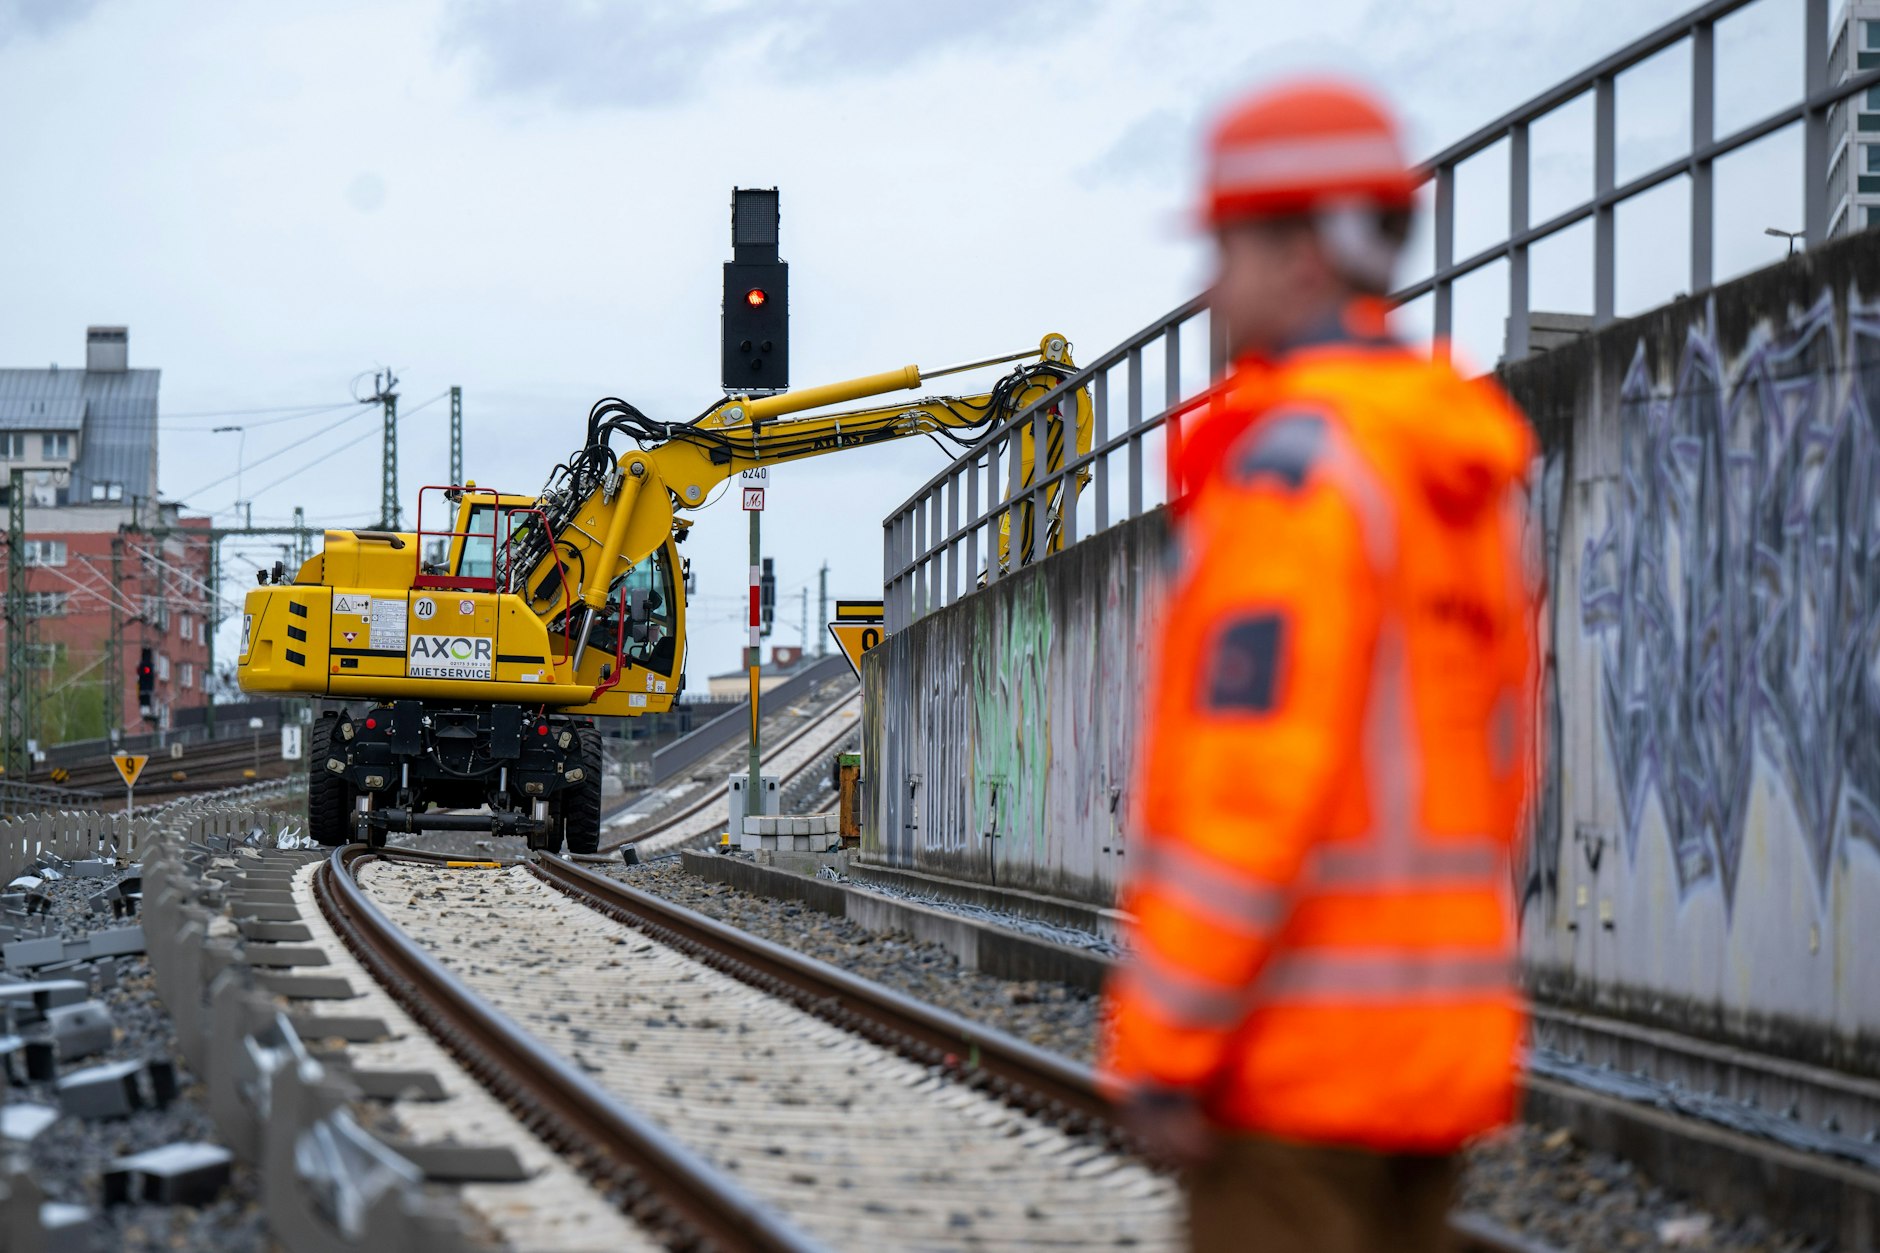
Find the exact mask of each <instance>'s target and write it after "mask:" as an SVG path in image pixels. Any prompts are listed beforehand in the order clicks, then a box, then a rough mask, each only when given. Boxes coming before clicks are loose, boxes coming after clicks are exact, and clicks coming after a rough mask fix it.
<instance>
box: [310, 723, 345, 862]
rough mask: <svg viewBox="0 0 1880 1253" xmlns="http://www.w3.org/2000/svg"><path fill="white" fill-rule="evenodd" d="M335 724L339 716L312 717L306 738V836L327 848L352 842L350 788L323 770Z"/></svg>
mask: <svg viewBox="0 0 1880 1253" xmlns="http://www.w3.org/2000/svg"><path fill="white" fill-rule="evenodd" d="M338 725H339V715H338V714H326V715H324V716H322V717H319V718H315V719H314V720H313V727H312V734H310V735H309V736H308V737H307V740H308V749H309V751H308V754H307V755H308V758H309V760H308V762H307V834H309V835H311V836H312V837H313V838H314V839H315V840H317V841H318V842H320V843H321V844H324V845H325V846H326V847H328V848H338V847H340V846H341V845H343V844H351V843H352V842H353V833H352V802H353V797H352V786H351V785H350V784H348V783H347V782H346V780H345V779H343V778H341V777H340V776H339V775H336V774H334V773H333V772H332V771H331V770H328V769H327V768H326V759H327V758H328V757H330V756H332V753H333V730H334V728H336V727H337V726H338Z"/></svg>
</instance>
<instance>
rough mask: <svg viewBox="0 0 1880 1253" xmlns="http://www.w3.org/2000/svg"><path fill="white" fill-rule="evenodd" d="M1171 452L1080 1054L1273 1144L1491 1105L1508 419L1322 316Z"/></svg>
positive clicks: (1498, 1094)
mask: <svg viewBox="0 0 1880 1253" xmlns="http://www.w3.org/2000/svg"><path fill="white" fill-rule="evenodd" d="M1226 397H1227V398H1226V401H1225V403H1224V405H1223V406H1222V408H1221V411H1220V412H1219V413H1217V414H1216V415H1215V416H1214V417H1213V418H1212V420H1211V422H1210V423H1209V424H1208V429H1207V431H1206V435H1205V439H1204V440H1202V441H1199V442H1200V443H1201V445H1202V446H1204V447H1206V448H1207V449H1208V450H1209V452H1208V462H1207V464H1205V465H1202V466H1199V467H1197V466H1195V465H1194V464H1189V465H1187V466H1186V467H1183V468H1182V469H1183V473H1184V474H1185V477H1186V481H1187V482H1188V485H1189V487H1190V491H1191V495H1190V496H1189V498H1188V499H1187V500H1186V501H1185V502H1184V504H1183V507H1182V509H1181V510H1180V511H1179V520H1178V522H1177V524H1176V525H1177V528H1178V529H1177V535H1176V545H1177V550H1178V552H1179V553H1180V569H1179V570H1178V571H1177V572H1175V573H1174V574H1173V575H1172V576H1171V577H1172V579H1173V582H1172V585H1171V587H1170V589H1169V595H1168V597H1167V608H1166V610H1165V612H1164V614H1163V617H1162V619H1161V621H1160V623H1159V630H1160V637H1159V641H1158V645H1159V652H1158V659H1157V663H1156V672H1155V678H1154V680H1153V682H1152V687H1151V689H1150V692H1149V694H1148V697H1147V699H1146V700H1145V707H1146V710H1147V719H1146V725H1145V728H1144V741H1143V743H1142V746H1141V750H1140V752H1139V754H1138V772H1139V777H1138V780H1137V786H1136V787H1135V789H1134V798H1135V802H1134V805H1133V812H1134V829H1135V831H1136V833H1137V837H1138V838H1137V839H1136V841H1135V842H1134V845H1133V847H1132V848H1131V856H1132V857H1134V859H1135V863H1134V865H1133V867H1132V872H1131V876H1130V880H1129V882H1128V885H1127V887H1126V889H1125V893H1124V899H1123V905H1124V908H1125V909H1126V910H1127V911H1128V912H1129V913H1130V914H1131V915H1132V916H1133V918H1134V922H1133V924H1132V926H1133V934H1132V936H1131V939H1132V948H1133V956H1132V959H1131V961H1130V962H1129V963H1128V964H1127V965H1126V966H1125V968H1124V970H1123V972H1122V973H1121V974H1120V975H1119V977H1118V978H1117V980H1116V981H1115V982H1114V984H1113V986H1112V987H1111V989H1110V991H1109V999H1110V1010H1111V1028H1112V1029H1111V1036H1110V1038H1109V1040H1108V1042H1107V1045H1106V1055H1105V1057H1104V1063H1105V1069H1106V1072H1107V1073H1108V1074H1109V1075H1110V1076H1111V1078H1112V1080H1113V1081H1114V1082H1116V1083H1118V1084H1121V1085H1129V1084H1149V1085H1158V1086H1165V1087H1179V1088H1189V1089H1195V1090H1198V1091H1199V1092H1200V1093H1201V1094H1202V1096H1203V1099H1204V1101H1205V1104H1206V1107H1207V1108H1208V1110H1209V1111H1210V1113H1211V1115H1212V1116H1213V1117H1214V1118H1215V1119H1216V1120H1217V1121H1219V1122H1220V1123H1222V1124H1224V1125H1226V1126H1230V1127H1236V1128H1244V1129H1250V1130H1259V1131H1264V1132H1267V1133H1271V1134H1276V1135H1281V1136H1286V1137H1290V1138H1296V1139H1303V1140H1312V1141H1320V1142H1335V1143H1345V1144H1356V1145H1363V1146H1370V1147H1376V1148H1380V1149H1422V1150H1439V1151H1440V1150H1445V1149H1449V1148H1453V1147H1454V1146H1456V1145H1457V1144H1458V1143H1460V1142H1461V1141H1462V1140H1463V1139H1465V1138H1467V1137H1468V1136H1470V1135H1472V1134H1475V1133H1477V1132H1479V1131H1482V1130H1484V1129H1486V1128H1488V1127H1491V1126H1494V1125H1496V1124H1498V1123H1500V1122H1502V1121H1505V1120H1506V1119H1507V1117H1508V1116H1509V1114H1510V1112H1511V1109H1512V1102H1513V1085H1514V1077H1515V1064H1516V1052H1517V1047H1518V1042H1519V1036H1520V1029H1521V1020H1520V1010H1519V1006H1518V1002H1517V999H1516V995H1515V987H1514V971H1513V960H1514V930H1513V927H1514V924H1513V917H1512V909H1511V902H1510V882H1511V880H1510V869H1509V854H1510V849H1511V846H1512V844H1513V841H1514V839H1515V837H1516V830H1517V825H1518V823H1519V821H1520V818H1521V811H1522V804H1523V788H1524V781H1525V779H1526V777H1527V772H1526V768H1525V766H1526V763H1525V757H1526V754H1527V746H1526V745H1527V737H1528V734H1529V731H1530V728H1531V725H1532V719H1531V716H1530V706H1531V685H1532V669H1533V656H1534V648H1533V617H1534V607H1533V603H1534V602H1533V595H1532V592H1531V590H1530V589H1529V587H1528V585H1527V581H1526V578H1525V576H1524V573H1523V571H1522V568H1521V564H1520V558H1519V525H1520V508H1521V495H1520V493H1521V491H1522V481H1523V478H1524V476H1525V474H1526V472H1527V469H1528V463H1529V460H1530V459H1531V457H1532V455H1533V443H1532V437H1531V436H1530V434H1529V432H1528V430H1527V426H1526V424H1525V422H1524V421H1523V420H1522V419H1521V417H1520V415H1519V414H1518V413H1517V412H1516V411H1515V410H1514V409H1513V407H1512V406H1511V405H1510V404H1509V402H1508V401H1507V400H1506V399H1505V398H1504V397H1503V396H1502V394H1501V392H1500V391H1499V390H1498V389H1497V388H1496V387H1495V386H1494V385H1493V384H1491V383H1488V382H1485V381H1478V382H1471V381H1467V380H1464V379H1463V378H1461V377H1460V376H1459V375H1458V374H1457V373H1456V372H1455V371H1454V370H1453V369H1451V368H1450V367H1449V366H1448V365H1446V364H1443V363H1436V362H1431V361H1430V360H1428V359H1426V358H1422V357H1419V356H1417V355H1414V354H1412V353H1410V352H1409V351H1407V350H1405V349H1402V348H1400V347H1397V346H1395V345H1389V344H1384V343H1380V342H1376V341H1369V342H1366V341H1358V340H1343V341H1340V342H1335V343H1330V344H1322V345H1318V346H1315V347H1312V348H1308V349H1305V350H1301V351H1298V352H1295V353H1293V354H1292V355H1290V356H1288V357H1287V358H1285V359H1283V360H1282V361H1280V362H1278V363H1277V364H1271V365H1262V366H1255V367H1252V368H1249V369H1246V370H1243V371H1242V372H1241V373H1240V374H1239V375H1238V376H1237V379H1236V381H1235V383H1234V385H1233V386H1231V387H1230V388H1229V389H1228V391H1227V393H1226Z"/></svg>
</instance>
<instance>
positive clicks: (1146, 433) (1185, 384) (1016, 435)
mask: <svg viewBox="0 0 1880 1253" xmlns="http://www.w3.org/2000/svg"><path fill="white" fill-rule="evenodd" d="M1157 349H1159V350H1160V351H1159V352H1158V351H1157ZM1223 364H1224V355H1223V350H1222V346H1221V342H1220V339H1219V337H1218V336H1216V335H1215V334H1214V333H1213V326H1212V323H1211V321H1210V319H1209V317H1208V311H1207V305H1206V302H1205V300H1204V299H1203V298H1202V297H1196V298H1195V299H1193V300H1190V301H1189V302H1188V303H1187V304H1184V305H1182V306H1181V307H1180V308H1178V309H1175V310H1172V311H1171V312H1169V313H1168V314H1165V315H1164V316H1162V317H1160V318H1157V319H1156V320H1155V321H1154V322H1152V323H1150V324H1149V325H1148V326H1147V327H1145V328H1143V329H1142V330H1141V331H1138V332H1137V333H1136V334H1134V335H1132V336H1130V337H1129V338H1128V339H1126V340H1124V341H1123V342H1122V343H1120V344H1118V345H1117V346H1116V347H1114V348H1112V349H1110V350H1109V351H1108V352H1106V353H1104V354H1103V355H1102V356H1100V357H1098V358H1097V359H1096V360H1095V361H1093V362H1091V363H1090V364H1089V365H1086V366H1084V367H1082V368H1081V369H1079V370H1078V371H1077V372H1076V373H1075V374H1073V375H1072V376H1071V377H1070V378H1068V379H1066V380H1064V382H1062V383H1060V384H1058V385H1057V386H1056V387H1054V388H1052V389H1051V390H1050V391H1049V392H1047V393H1045V394H1044V395H1043V396H1040V397H1039V398H1038V399H1037V400H1035V401H1033V402H1032V403H1031V404H1029V405H1027V406H1026V407H1025V408H1024V409H1021V410H1020V411H1019V412H1018V413H1016V414H1014V415H1012V417H1011V418H1010V419H1008V420H1007V421H1006V422H1004V423H1003V424H1001V425H999V426H997V427H995V428H993V429H992V430H991V431H989V432H988V433H987V434H986V436H985V438H984V439H983V440H982V441H981V442H980V443H979V445H978V446H977V447H975V448H974V449H973V450H972V451H971V452H969V453H966V454H964V455H963V456H961V457H960V458H959V459H958V460H956V461H954V462H953V463H952V464H951V465H949V466H947V468H946V469H944V470H942V471H940V473H938V474H936V475H934V476H933V478H931V479H929V480H928V481H927V483H926V484H925V485H924V486H923V487H921V489H920V490H919V491H917V492H915V493H914V494H913V495H912V496H910V497H909V498H908V499H907V500H906V501H905V502H903V503H902V505H901V506H900V507H899V508H898V509H896V510H895V511H894V512H893V513H892V514H890V515H888V518H887V520H886V521H885V522H884V523H883V524H882V526H883V532H884V534H883V541H882V543H883V550H882V573H883V579H882V590H883V597H884V599H885V600H886V602H887V605H886V608H887V619H888V620H887V628H888V631H889V632H890V633H892V632H895V631H898V630H900V629H901V628H903V627H905V626H906V625H907V624H908V623H910V622H912V621H914V620H915V619H916V618H919V617H922V616H924V615H926V614H928V613H931V612H933V611H934V610H936V609H939V608H941V607H942V606H944V605H950V604H952V603H953V602H954V601H956V600H958V599H959V598H960V597H961V596H962V595H963V594H965V593H967V592H971V591H974V590H976V589H977V588H979V587H981V586H983V585H986V584H990V583H993V582H996V581H997V580H998V579H1000V578H1002V577H1004V576H1005V575H1008V574H1010V573H1012V572H1013V571H1014V570H1016V569H1018V568H1019V567H1021V566H1024V565H1028V564H1030V563H1031V562H1033V561H1036V560H1039V559H1040V558H1042V557H1044V556H1045V555H1046V554H1047V553H1048V552H1050V551H1052V549H1053V547H1054V546H1055V545H1057V544H1058V543H1060V542H1061V544H1062V546H1063V547H1069V546H1070V545H1071V544H1074V543H1076V542H1077V540H1078V538H1079V536H1080V534H1091V533H1094V532H1096V531H1101V530H1103V529H1105V528H1106V527H1109V526H1111V525H1113V524H1115V523H1117V522H1123V521H1127V520H1128V519H1130V518H1133V517H1136V516H1138V515H1139V514H1142V513H1144V512H1146V511H1147V510H1148V509H1151V508H1154V507H1155V506H1156V505H1159V504H1161V503H1162V502H1163V501H1165V500H1166V499H1167V498H1168V495H1169V493H1168V487H1167V483H1166V478H1165V475H1164V474H1163V472H1162V467H1161V465H1160V458H1159V456H1158V454H1159V452H1160V450H1161V447H1162V440H1163V439H1164V438H1165V437H1166V432H1165V431H1164V428H1165V427H1167V426H1169V425H1170V424H1171V422H1173V423H1174V424H1175V425H1177V426H1178V425H1179V415H1180V413H1181V412H1182V410H1183V409H1184V408H1185V407H1186V406H1187V405H1189V404H1191V403H1192V402H1193V400H1194V398H1195V397H1196V396H1197V395H1199V394H1201V393H1203V392H1205V391H1206V390H1207V388H1208V386H1209V384H1210V383H1212V381H1213V380H1214V379H1216V378H1218V377H1219V376H1220V373H1221V368H1222V365H1223ZM1119 376H1120V377H1119ZM1151 381H1154V382H1158V383H1159V384H1160V385H1159V387H1157V388H1155V389H1153V391H1152V390H1151V389H1150V388H1149V387H1148V384H1149V383H1150V382H1151ZM1080 387H1089V388H1090V389H1091V398H1090V399H1091V410H1092V413H1091V419H1092V420H1091V438H1090V451H1089V452H1084V453H1078V452H1075V451H1073V450H1072V449H1071V448H1070V446H1069V444H1068V441H1067V447H1066V455H1065V457H1064V459H1063V462H1062V464H1060V465H1059V466H1057V467H1056V468H1050V467H1048V466H1046V465H1045V464H1044V458H1043V457H1042V456H1040V457H1039V458H1038V459H1037V461H1038V464H1037V466H1036V468H1035V469H1034V471H1033V473H1032V474H1031V476H1030V477H1029V478H1028V479H1027V478H1026V477H1025V476H1024V475H1023V472H1022V469H1021V463H1022V458H1021V451H1020V444H1021V441H1022V439H1023V437H1024V435H1025V433H1026V432H1027V430H1029V431H1030V433H1031V435H1032V446H1033V447H1034V448H1038V449H1044V448H1046V447H1047V446H1048V444H1049V442H1050V441H1049V439H1048V434H1047V424H1048V422H1049V421H1050V420H1051V418H1052V415H1053V411H1054V408H1055V406H1056V404H1057V402H1058V401H1059V400H1060V399H1063V398H1064V397H1066V396H1067V395H1069V394H1070V393H1071V392H1072V391H1074V390H1075V389H1077V388H1080ZM1119 398H1120V403H1121V409H1122V411H1121V413H1120V415H1119V414H1116V413H1115V409H1116V407H1117V404H1118V399H1119ZM1149 403H1155V404H1158V405H1159V406H1160V407H1159V408H1158V409H1155V410H1154V411H1147V412H1146V411H1145V406H1146V405H1147V404H1149ZM1116 417H1120V418H1121V421H1120V423H1119V422H1116V421H1113V418H1116ZM1119 458H1120V459H1121V460H1122V462H1123V465H1122V468H1121V469H1122V476H1123V485H1122V486H1123V491H1122V493H1121V499H1118V493H1116V492H1115V491H1114V488H1115V487H1116V486H1117V485H1116V484H1115V483H1114V482H1113V481H1112V480H1113V477H1114V472H1113V468H1112V463H1113V462H1115V461H1116V460H1118V459H1119ZM1150 463H1155V468H1154V469H1153V470H1151V469H1150V468H1149V465H1150ZM1079 485H1081V487H1080V486H1079ZM1054 494H1055V496H1056V498H1057V499H1058V500H1060V501H1064V502H1068V507H1066V508H1063V509H1060V510H1058V511H1057V515H1058V516H1056V517H1055V518H1053V517H1052V512H1053V509H1052V504H1051V502H1052V499H1053V496H1054ZM1027 505H1029V507H1030V509H1031V511H1032V516H1033V517H1034V518H1036V519H1040V520H1045V521H1044V522H1041V524H1039V525H1034V526H1032V527H1030V528H1029V533H1030V537H1031V542H1030V545H1029V551H1019V549H1020V545H1021V539H1022V537H1023V535H1024V534H1025V533H1026V531H1027V528H1026V527H1025V526H1024V525H1023V521H1022V519H1021V512H1022V511H1023V510H1024V509H1025V507H1026V506H1027ZM1002 535H1003V538H1004V539H1005V541H1006V543H1007V545H1008V546H1009V548H1008V550H1007V551H1006V555H1005V558H1004V559H1003V560H1001V548H1000V540H1001V537H1002Z"/></svg>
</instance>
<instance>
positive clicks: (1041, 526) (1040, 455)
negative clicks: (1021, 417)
mask: <svg viewBox="0 0 1880 1253" xmlns="http://www.w3.org/2000/svg"><path fill="white" fill-rule="evenodd" d="M1050 457H1051V431H1050V425H1049V423H1047V422H1046V421H1045V411H1044V406H1042V405H1040V406H1038V408H1036V409H1034V410H1033V411H1032V415H1031V483H1032V489H1031V558H1030V559H1031V560H1032V561H1043V560H1044V555H1045V553H1046V552H1048V551H1049V550H1050V545H1049V543H1048V542H1047V541H1046V539H1045V536H1046V534H1047V533H1048V532H1049V531H1050V530H1051V518H1050V515H1049V514H1048V513H1047V508H1048V503H1047V498H1048V489H1047V488H1046V487H1045V475H1046V474H1047V473H1049V471H1050V468H1051V460H1050Z"/></svg>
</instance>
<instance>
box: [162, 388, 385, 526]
mask: <svg viewBox="0 0 1880 1253" xmlns="http://www.w3.org/2000/svg"><path fill="white" fill-rule="evenodd" d="M376 408H378V405H377V404H376V403H372V404H365V405H361V406H360V407H359V408H358V409H356V410H354V411H353V412H352V413H349V414H347V415H346V416H345V417H343V418H341V419H340V420H339V421H337V422H333V423H329V424H328V425H326V426H324V427H322V428H321V429H319V430H317V431H314V432H311V433H310V434H308V435H305V436H303V437H302V438H300V439H297V440H295V441H294V442H293V443H291V444H283V445H282V446H281V447H279V448H277V449H275V450H274V451H273V452H271V453H268V454H266V455H265V456H261V457H256V458H255V459H254V460H253V461H249V462H245V463H244V464H242V465H239V466H237V467H236V468H235V469H233V470H231V471H229V472H228V473H227V474H224V475H223V476H222V477H221V478H219V479H211V480H210V481H209V482H207V483H204V484H202V485H201V486H199V487H197V488H195V489H193V490H191V491H188V492H185V493H183V495H182V496H181V497H179V498H178V499H179V500H181V501H184V502H187V500H188V499H189V497H191V496H200V495H201V494H202V493H204V492H206V491H208V490H209V489H210V488H212V487H220V486H221V485H222V484H224V483H226V482H228V481H229V480H230V479H233V478H236V477H238V476H239V475H241V474H242V473H243V472H245V471H248V470H252V469H254V468H255V467H256V466H259V465H266V464H267V463H268V462H270V461H272V460H274V459H275V458H276V457H284V456H286V455H287V454H288V453H290V452H292V451H294V449H296V448H299V447H300V446H301V445H303V444H308V443H311V442H313V441H314V440H316V439H319V438H321V437H322V436H325V435H330V434H331V433H332V432H334V431H335V430H338V429H339V428H340V427H342V426H345V425H346V424H347V423H348V422H353V421H356V420H358V419H359V418H362V417H364V416H365V415H366V414H368V413H370V412H372V411H373V410H374V409H376ZM249 494H250V496H253V494H254V493H252V492H251V493H249Z"/></svg>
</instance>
